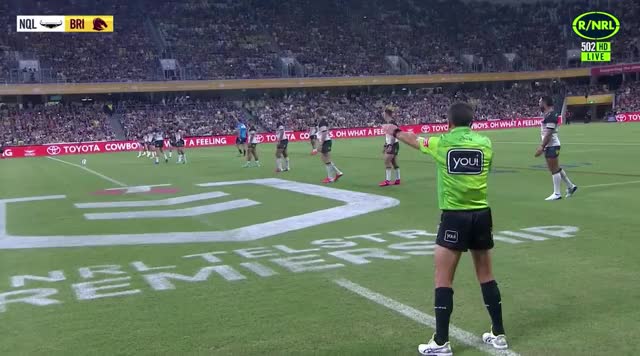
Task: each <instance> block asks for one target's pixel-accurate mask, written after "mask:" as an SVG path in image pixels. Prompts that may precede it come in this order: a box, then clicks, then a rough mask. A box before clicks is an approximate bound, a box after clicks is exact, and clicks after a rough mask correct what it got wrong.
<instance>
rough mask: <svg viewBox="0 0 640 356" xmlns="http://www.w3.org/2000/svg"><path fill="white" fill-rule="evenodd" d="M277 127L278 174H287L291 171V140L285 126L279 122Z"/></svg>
mask: <svg viewBox="0 0 640 356" xmlns="http://www.w3.org/2000/svg"><path fill="white" fill-rule="evenodd" d="M277 126H278V128H277V129H276V140H277V142H278V145H277V146H276V172H287V171H289V152H288V151H287V148H288V147H289V139H288V138H287V134H286V129H285V127H284V124H283V123H281V122H279V123H277ZM283 165H284V167H283Z"/></svg>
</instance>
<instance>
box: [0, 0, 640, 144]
mask: <svg viewBox="0 0 640 356" xmlns="http://www.w3.org/2000/svg"><path fill="white" fill-rule="evenodd" d="M300 2H302V3H303V5H300ZM292 5H293V2H290V1H275V0H237V1H236V0H233V1H231V0H220V1H195V0H189V1H163V2H155V1H150V0H140V1H125V0H105V1H101V2H78V3H75V2H68V1H62V0H56V1H46V2H43V1H34V0H21V1H18V0H12V1H5V2H2V3H1V4H0V20H1V21H3V22H4V23H6V24H8V25H7V28H6V30H5V31H1V32H0V83H5V84H6V85H12V84H16V83H43V84H46V83H51V82H58V83H74V82H97V83H99V82H114V81H115V82H135V81H156V80H173V79H180V80H204V79H255V78H269V77H298V76H307V77H321V76H329V77H341V76H369V75H388V74H400V75H402V74H436V73H437V74H447V73H460V72H496V71H499V72H514V71H533V70H549V69H562V68H570V67H573V66H576V65H580V64H579V63H578V62H576V61H572V60H571V56H570V54H569V52H571V50H572V49H577V48H579V45H580V42H579V39H578V38H577V37H576V36H574V35H573V34H572V33H571V28H570V26H569V24H570V23H571V19H572V18H574V17H575V16H576V15H577V14H579V13H581V12H584V11H585V10H588V9H590V8H591V5H590V4H588V3H587V2H585V1H565V2H545V3H537V4H535V5H533V4H527V3H518V4H510V5H505V4H500V3H493V2H462V1H429V2H421V1H414V0H400V1H389V0H366V1H365V0H361V1H348V2H344V1H339V0H332V1H322V2H317V1H312V0H302V1H296V2H295V5H296V6H292ZM603 6H605V7H606V8H607V9H608V10H610V11H612V12H615V13H616V14H618V15H619V16H618V17H619V19H620V21H621V28H622V29H623V30H621V31H620V33H619V34H618V35H617V36H616V37H615V38H614V39H612V47H613V53H612V58H613V62H614V63H630V62H634V61H638V60H639V59H640V53H639V51H640V43H639V38H638V33H640V30H639V22H638V17H637V13H638V11H639V10H640V3H638V2H634V1H624V2H622V1H621V2H617V1H616V2H611V1H610V2H606V1H604V2H603ZM74 12H75V13H85V14H91V13H110V14H113V15H114V17H115V19H116V26H117V28H118V30H117V31H115V32H114V33H110V34H101V35H99V36H98V35H95V36H94V35H91V36H87V34H82V33H79V34H64V35H60V34H56V33H24V32H16V29H15V27H14V26H13V24H14V23H15V16H16V15H17V14H25V13H37V14H60V13H74ZM460 14H465V21H464V23H463V22H461V21H457V20H455V19H456V18H458V17H459V16H460ZM425 33H428V34H430V35H429V36H425V35H424V34H425ZM497 34H500V35H499V36H498V35H497ZM498 37H499V38H500V39H501V40H500V41H499V42H496V41H495V38H498ZM52 43H56V45H52ZM163 61H164V62H163ZM166 61H169V62H170V63H171V66H170V67H171V68H173V69H171V70H167V67H166V64H167V62H166ZM21 63H22V64H23V67H22V68H21V67H20V66H21ZM24 63H30V65H31V66H30V67H29V66H27V67H24ZM163 63H164V64H163ZM633 78H636V79H637V74H636V73H634V74H633V75H630V76H627V78H625V79H626V80H625V81H624V82H622V81H621V80H619V79H615V78H614V79H612V80H611V81H610V82H607V83H592V84H589V81H588V79H587V78H582V79H581V80H577V79H576V80H569V79H567V80H566V81H565V80H560V79H558V80H555V79H553V78H549V79H548V80H541V81H539V82H520V83H514V82H511V83H494V84H478V85H473V86H472V85H462V84H456V85H442V86H437V85H436V86H431V87H416V86H413V87H412V86H394V87H384V88H378V89H375V88H374V89H372V88H363V87H359V88H347V89H340V90H337V89H335V88H322V89H317V90H288V91H284V92H282V91H277V92H273V91H263V92H258V93H244V92H243V93H236V94H233V95H226V94H219V95H218V94H216V96H214V95H213V94H210V95H194V94H193V93H171V94H163V95H156V96H154V97H151V96H148V95H147V96H143V95H138V96H124V95H114V96H99V97H96V98H94V99H95V100H85V101H80V100H79V99H80V98H77V97H73V98H72V97H64V99H60V100H57V104H55V105H52V103H51V102H49V101H47V100H44V101H43V100H31V101H29V100H26V99H25V100H22V101H21V102H12V103H8V104H7V103H5V104H0V128H1V129H2V130H1V131H0V140H1V142H3V143H4V144H8V145H21V144H39V143H50V142H78V141H85V142H86V141H95V140H110V139H133V138H135V137H136V136H137V135H139V134H141V132H143V131H146V130H149V129H150V128H151V127H154V128H162V129H164V130H165V131H171V130H173V129H175V128H178V127H179V128H181V129H183V130H185V131H186V133H187V135H192V136H207V135H218V134H229V133H232V132H233V131H234V129H235V123H236V119H240V120H243V121H245V122H247V123H250V124H251V125H253V126H255V127H256V128H258V129H259V130H264V131H271V130H273V129H274V127H275V125H276V123H277V122H279V121H282V122H283V123H285V125H287V127H288V128H291V129H293V130H304V129H306V128H308V127H309V125H311V124H312V120H314V118H313V115H311V114H310V113H311V112H312V111H313V110H315V109H317V108H324V109H325V111H326V112H327V113H328V116H329V117H328V119H329V120H330V124H331V126H332V127H363V126H372V125H378V124H380V120H381V115H380V113H381V111H382V110H383V109H384V108H385V107H389V106H391V107H394V110H396V116H397V119H398V121H399V122H400V123H401V124H421V123H429V122H438V121H441V120H443V119H444V116H443V115H444V113H445V111H446V110H445V109H446V108H447V107H448V106H449V104H451V103H452V102H453V101H456V100H464V101H468V102H471V103H472V104H474V107H475V110H476V119H477V120H505V119H513V118H521V117H534V116H537V115H539V112H538V106H537V98H539V97H540V95H542V94H552V95H554V96H555V97H558V98H562V97H564V96H566V95H585V96H588V95H595V94H602V93H610V94H614V95H615V101H614V103H613V104H614V105H613V108H612V110H611V111H612V112H630V111H638V110H640V104H639V103H640V87H639V85H638V82H637V81H633V80H632V79H633ZM190 94H191V95H190ZM105 104H109V105H112V106H113V109H112V110H103V107H104V105H105ZM605 116H606V115H605V114H603V115H601V116H600V117H597V118H595V119H604V118H605Z"/></svg>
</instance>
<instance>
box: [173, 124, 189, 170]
mask: <svg viewBox="0 0 640 356" xmlns="http://www.w3.org/2000/svg"><path fill="white" fill-rule="evenodd" d="M171 146H173V147H175V148H176V151H177V152H178V162H176V163H182V164H186V163H187V157H186V156H185V155H184V131H182V130H180V129H176V130H175V132H174V134H173V142H172V143H171Z"/></svg>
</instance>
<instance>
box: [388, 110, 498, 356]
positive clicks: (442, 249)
mask: <svg viewBox="0 0 640 356" xmlns="http://www.w3.org/2000/svg"><path fill="white" fill-rule="evenodd" d="M448 119H449V132H448V133H446V134H444V135H441V136H439V137H435V136H432V137H427V138H423V137H418V136H416V135H415V134H413V133H409V132H403V131H402V130H400V129H399V128H398V127H397V126H395V125H384V126H383V130H384V131H385V133H386V134H390V135H393V136H394V137H396V138H397V139H398V140H400V141H402V142H404V143H405V144H407V145H409V146H411V147H413V148H415V149H418V150H420V151H422V152H423V153H426V154H428V155H430V156H432V157H433V158H434V159H435V161H436V164H437V176H438V178H437V181H438V205H439V207H440V209H441V210H442V215H441V218H440V227H439V229H438V236H437V238H436V248H435V257H434V259H435V278H434V279H435V301H434V304H435V315H436V332H435V334H434V335H433V338H432V339H431V340H430V341H429V342H428V343H426V344H420V346H418V351H419V352H420V354H422V355H434V356H448V355H453V352H452V351H451V345H450V344H449V319H450V318H451V312H452V311H453V289H452V286H453V278H454V275H455V272H456V267H457V266H458V262H459V261H460V256H461V254H462V252H465V251H467V250H471V256H472V257H473V263H474V266H475V270H476V276H477V278H478V282H480V288H481V290H482V297H483V299H484V304H485V305H486V307H487V310H488V311H489V315H490V316H491V323H492V327H491V330H490V331H489V332H487V333H485V334H483V335H482V340H483V341H484V342H485V343H487V344H489V345H492V346H493V347H495V348H496V349H506V348H508V345H507V339H506V337H505V335H504V334H505V333H504V327H503V325H502V305H501V301H500V290H499V289H498V284H497V283H496V281H495V279H494V277H493V272H492V264H491V249H492V248H493V235H492V225H493V223H492V219H491V209H490V208H489V204H488V202H487V180H488V177H489V169H490V167H491V159H492V156H493V151H492V149H491V141H490V140H489V138H487V137H485V136H482V135H479V134H477V133H475V132H473V131H471V127H470V126H471V122H472V121H473V108H472V107H471V105H469V104H466V103H455V104H453V105H451V106H450V107H449V111H448Z"/></svg>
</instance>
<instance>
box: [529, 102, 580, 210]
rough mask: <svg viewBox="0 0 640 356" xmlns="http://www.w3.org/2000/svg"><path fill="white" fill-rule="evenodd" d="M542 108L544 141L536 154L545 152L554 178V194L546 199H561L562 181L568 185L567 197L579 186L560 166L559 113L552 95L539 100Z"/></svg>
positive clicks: (537, 155) (539, 154)
mask: <svg viewBox="0 0 640 356" xmlns="http://www.w3.org/2000/svg"><path fill="white" fill-rule="evenodd" d="M539 105H540V109H541V110H542V113H543V115H544V119H543V120H542V123H541V131H542V133H541V135H542V143H541V144H540V146H538V149H537V150H536V153H535V156H536V157H539V156H541V155H542V153H544V157H545V158H546V160H547V167H549V171H550V172H551V176H552V178H553V194H551V195H550V196H549V197H548V198H547V199H545V200H560V199H562V194H561V193H560V188H561V185H562V181H564V182H565V184H566V185H567V194H566V197H567V198H568V197H570V196H572V195H573V194H574V193H575V192H576V190H578V186H577V185H575V184H573V183H572V182H571V180H570V179H569V176H568V175H567V173H566V172H565V171H564V169H562V168H561V167H560V162H559V160H558V156H559V155H560V139H559V138H558V113H557V112H556V111H555V110H554V108H553V99H551V97H550V96H543V97H542V98H540V101H539Z"/></svg>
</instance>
